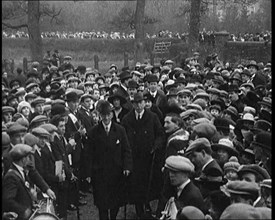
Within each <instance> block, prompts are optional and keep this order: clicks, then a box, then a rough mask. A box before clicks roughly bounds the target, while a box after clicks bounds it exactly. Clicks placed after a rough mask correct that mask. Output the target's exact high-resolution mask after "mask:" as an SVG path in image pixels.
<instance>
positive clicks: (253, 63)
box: [246, 60, 259, 70]
mask: <svg viewBox="0 0 275 220" xmlns="http://www.w3.org/2000/svg"><path fill="white" fill-rule="evenodd" d="M251 66H254V67H255V68H256V69H257V70H258V69H259V66H258V64H257V63H256V61H255V60H251V61H250V63H249V64H248V65H247V66H246V67H247V68H249V67H251Z"/></svg>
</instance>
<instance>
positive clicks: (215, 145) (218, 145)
mask: <svg viewBox="0 0 275 220" xmlns="http://www.w3.org/2000/svg"><path fill="white" fill-rule="evenodd" d="M211 148H212V149H213V150H214V151H217V150H218V149H224V150H227V151H229V153H230V154H231V155H234V156H238V155H239V153H238V151H237V150H235V149H233V148H231V147H228V146H226V145H223V144H212V145H211Z"/></svg>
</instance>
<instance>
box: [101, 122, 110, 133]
mask: <svg viewBox="0 0 275 220" xmlns="http://www.w3.org/2000/svg"><path fill="white" fill-rule="evenodd" d="M102 124H103V127H104V129H105V128H106V127H107V128H108V131H110V128H111V125H112V122H110V123H109V124H108V125H105V124H104V123H103V122H102Z"/></svg>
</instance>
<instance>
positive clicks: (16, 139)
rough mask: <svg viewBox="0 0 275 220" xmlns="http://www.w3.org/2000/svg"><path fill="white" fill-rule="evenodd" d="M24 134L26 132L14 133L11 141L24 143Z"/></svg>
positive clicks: (14, 143)
mask: <svg viewBox="0 0 275 220" xmlns="http://www.w3.org/2000/svg"><path fill="white" fill-rule="evenodd" d="M24 136H25V132H18V133H16V134H14V135H13V136H11V143H12V144H13V145H16V144H23V142H24Z"/></svg>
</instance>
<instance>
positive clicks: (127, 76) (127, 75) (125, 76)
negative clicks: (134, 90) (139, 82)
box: [118, 70, 132, 80]
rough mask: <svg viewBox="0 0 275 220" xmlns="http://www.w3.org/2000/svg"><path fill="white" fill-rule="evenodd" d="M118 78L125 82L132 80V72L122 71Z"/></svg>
mask: <svg viewBox="0 0 275 220" xmlns="http://www.w3.org/2000/svg"><path fill="white" fill-rule="evenodd" d="M118 77H119V79H120V80H125V79H130V78H132V76H131V74H130V72H129V71H127V70H125V71H122V72H121V73H120V74H119V76H118Z"/></svg>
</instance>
